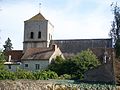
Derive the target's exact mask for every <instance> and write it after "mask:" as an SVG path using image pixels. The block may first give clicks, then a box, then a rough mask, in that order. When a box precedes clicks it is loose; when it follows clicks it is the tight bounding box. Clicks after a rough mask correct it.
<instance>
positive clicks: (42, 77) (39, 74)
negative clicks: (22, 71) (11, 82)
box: [33, 70, 58, 80]
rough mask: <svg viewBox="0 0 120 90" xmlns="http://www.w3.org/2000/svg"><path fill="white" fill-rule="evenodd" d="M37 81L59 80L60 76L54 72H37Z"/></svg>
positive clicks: (35, 74)
mask: <svg viewBox="0 0 120 90" xmlns="http://www.w3.org/2000/svg"><path fill="white" fill-rule="evenodd" d="M33 75H34V77H35V79H37V80H38V79H40V80H48V79H57V78H58V75H57V73H55V72H53V71H50V70H48V71H45V70H43V71H36V72H34V73H33Z"/></svg>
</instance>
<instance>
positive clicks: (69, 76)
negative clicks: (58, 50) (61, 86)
mask: <svg viewBox="0 0 120 90" xmlns="http://www.w3.org/2000/svg"><path fill="white" fill-rule="evenodd" d="M59 79H71V75H68V74H63V75H61V76H60V77H59Z"/></svg>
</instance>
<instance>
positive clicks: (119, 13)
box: [110, 4, 120, 58]
mask: <svg viewBox="0 0 120 90" xmlns="http://www.w3.org/2000/svg"><path fill="white" fill-rule="evenodd" d="M111 6H112V7H113V14H114V20H113V22H112V25H111V26H112V29H111V30H110V36H111V38H112V39H113V41H114V44H115V46H114V47H115V51H116V57H117V58H118V57H120V7H118V6H117V4H115V5H114V4H112V5H111Z"/></svg>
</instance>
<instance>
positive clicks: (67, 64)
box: [49, 49, 100, 79]
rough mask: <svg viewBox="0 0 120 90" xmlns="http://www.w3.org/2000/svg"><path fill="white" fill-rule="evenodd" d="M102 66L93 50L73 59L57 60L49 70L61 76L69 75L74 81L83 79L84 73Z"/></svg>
mask: <svg viewBox="0 0 120 90" xmlns="http://www.w3.org/2000/svg"><path fill="white" fill-rule="evenodd" d="M98 65H100V62H99V60H98V59H97V57H96V56H95V55H94V53H93V52H92V51H91V50H89V49H88V50H85V51H82V52H81V53H79V54H77V55H75V56H74V57H72V58H71V59H68V60H62V58H61V59H60V58H56V60H55V61H54V62H52V63H51V64H50V66H49V69H50V70H52V71H55V72H56V73H57V74H58V75H59V76H61V75H64V74H67V75H71V78H72V79H83V75H84V73H85V72H86V71H87V70H89V69H92V68H95V67H97V66H98Z"/></svg>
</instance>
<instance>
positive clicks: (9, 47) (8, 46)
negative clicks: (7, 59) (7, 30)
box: [3, 38, 13, 51]
mask: <svg viewBox="0 0 120 90" xmlns="http://www.w3.org/2000/svg"><path fill="white" fill-rule="evenodd" d="M3 47H4V51H10V50H12V49H13V47H12V43H11V40H10V38H8V39H7V40H6V41H5V45H3Z"/></svg>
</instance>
